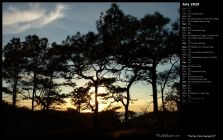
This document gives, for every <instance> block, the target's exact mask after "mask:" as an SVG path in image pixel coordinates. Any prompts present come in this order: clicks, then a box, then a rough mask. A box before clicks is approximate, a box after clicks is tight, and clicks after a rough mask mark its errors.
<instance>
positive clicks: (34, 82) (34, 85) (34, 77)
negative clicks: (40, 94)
mask: <svg viewBox="0 0 223 140" xmlns="http://www.w3.org/2000/svg"><path fill="white" fill-rule="evenodd" d="M36 76H37V75H36V73H35V72H34V76H33V95H32V111H34V100H35V95H36Z"/></svg>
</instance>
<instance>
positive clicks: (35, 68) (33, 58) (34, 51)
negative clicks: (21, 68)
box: [24, 35, 48, 111]
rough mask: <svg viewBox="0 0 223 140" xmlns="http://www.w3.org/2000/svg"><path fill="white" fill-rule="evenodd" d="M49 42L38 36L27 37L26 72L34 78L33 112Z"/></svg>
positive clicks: (25, 45) (32, 81)
mask: <svg viewBox="0 0 223 140" xmlns="http://www.w3.org/2000/svg"><path fill="white" fill-rule="evenodd" d="M47 43H48V40H47V39H46V38H39V37H38V36H37V35H28V36H26V37H25V42H24V47H25V48H26V58H27V60H28V63H27V64H26V65H27V66H26V71H27V72H28V74H29V75H30V76H31V77H32V80H31V81H30V82H31V83H33V86H32V87H33V88H32V97H31V98H32V111H34V101H35V96H36V90H37V87H38V80H39V74H40V72H41V71H42V70H43V69H44V64H43V56H44V53H45V52H46V48H47Z"/></svg>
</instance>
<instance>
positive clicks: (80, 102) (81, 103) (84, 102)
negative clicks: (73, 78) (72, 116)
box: [70, 86, 91, 113]
mask: <svg viewBox="0 0 223 140" xmlns="http://www.w3.org/2000/svg"><path fill="white" fill-rule="evenodd" d="M89 90H90V87H89V86H87V87H79V88H75V89H74V90H73V91H72V92H71V93H70V94H71V96H70V97H71V101H72V102H73V104H74V106H76V110H77V111H78V112H79V113H80V112H81V110H86V109H89V102H90V98H91V95H90V94H89Z"/></svg>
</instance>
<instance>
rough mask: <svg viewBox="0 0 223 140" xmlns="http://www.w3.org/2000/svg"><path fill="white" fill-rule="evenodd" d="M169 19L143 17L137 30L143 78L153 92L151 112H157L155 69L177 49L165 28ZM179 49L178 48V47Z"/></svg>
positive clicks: (157, 15)
mask: <svg viewBox="0 0 223 140" xmlns="http://www.w3.org/2000/svg"><path fill="white" fill-rule="evenodd" d="M169 21H170V20H169V19H168V18H166V17H164V16H163V15H161V14H160V13H158V12H156V13H154V14H153V15H145V16H144V17H143V18H142V19H141V20H140V23H141V26H140V28H139V34H138V40H137V41H138V43H139V46H138V47H139V49H138V50H139V51H138V53H139V54H140V56H139V57H140V58H141V60H142V61H141V62H140V65H141V66H142V69H143V70H146V72H145V74H146V75H147V76H145V77H146V78H147V81H148V82H149V83H150V84H151V85H152V90H153V110H154V113H157V112H158V101H157V67H158V65H162V64H164V63H165V62H166V61H167V60H168V58H170V57H172V56H173V55H174V50H175V49H177V47H178V46H177V45H176V44H179V43H178V42H177V41H178V40H175V41H176V42H177V43H173V42H171V41H170V40H171V39H173V34H172V32H170V31H169V30H168V29H167V28H166V26H167V25H168V24H169ZM178 48H179V47H178Z"/></svg>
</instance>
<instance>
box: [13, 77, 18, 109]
mask: <svg viewBox="0 0 223 140" xmlns="http://www.w3.org/2000/svg"><path fill="white" fill-rule="evenodd" d="M16 87H17V79H15V81H14V85H13V92H12V107H13V108H15V107H16V97H17V96H16V92H17V89H16Z"/></svg>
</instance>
